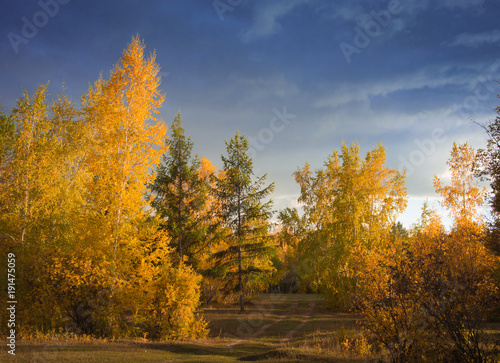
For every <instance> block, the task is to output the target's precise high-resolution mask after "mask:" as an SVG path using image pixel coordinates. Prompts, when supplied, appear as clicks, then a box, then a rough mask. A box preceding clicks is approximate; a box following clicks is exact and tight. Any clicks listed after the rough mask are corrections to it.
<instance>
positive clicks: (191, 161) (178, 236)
mask: <svg viewBox="0 0 500 363" xmlns="http://www.w3.org/2000/svg"><path fill="white" fill-rule="evenodd" d="M170 130H171V135H170V137H169V138H167V139H166V141H165V144H166V147H167V148H168V150H167V152H166V153H165V154H164V155H163V159H162V163H161V164H160V165H158V171H157V175H156V179H155V181H154V183H153V184H151V185H150V187H149V188H150V190H151V191H152V192H153V194H154V199H153V200H152V203H151V204H152V206H153V207H154V208H155V210H156V213H157V214H158V215H160V216H161V218H162V219H163V221H164V226H165V229H166V230H167V231H168V232H169V235H170V236H171V237H172V241H173V242H174V243H176V249H177V253H178V255H179V261H180V262H181V263H182V261H183V257H184V256H186V257H187V258H188V261H189V262H190V264H191V265H192V264H193V263H194V260H193V258H194V255H195V254H196V253H197V252H200V251H199V249H200V246H201V245H202V243H203V242H204V234H205V230H206V225H205V224H204V223H203V220H202V218H201V217H202V216H201V213H202V211H203V208H204V207H205V202H206V199H207V193H208V188H207V185H206V183H205V182H204V179H203V178H202V177H200V175H199V172H198V169H199V168H200V161H199V159H198V158H197V157H192V155H191V153H192V150H193V142H192V141H191V138H190V137H186V136H185V135H184V129H183V128H182V116H181V113H180V112H179V113H178V114H177V116H176V117H175V119H174V121H173V122H172V126H171V128H170Z"/></svg>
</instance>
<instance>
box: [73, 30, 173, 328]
mask: <svg viewBox="0 0 500 363" xmlns="http://www.w3.org/2000/svg"><path fill="white" fill-rule="evenodd" d="M144 49H145V45H144V43H143V42H142V41H141V40H140V39H139V37H138V36H137V37H134V38H132V41H131V43H130V44H129V46H128V47H127V49H125V51H124V52H123V56H122V58H121V60H120V61H119V63H118V64H117V65H116V66H115V68H114V70H113V71H112V73H111V75H110V77H109V79H107V80H104V79H103V78H102V77H101V78H100V79H99V80H98V81H97V82H95V84H94V86H93V87H90V88H89V91H88V92H87V94H85V95H84V96H83V97H82V113H83V118H84V121H85V124H86V127H87V135H88V139H87V142H88V145H89V151H88V153H87V154H86V158H85V159H84V161H83V163H84V165H85V167H86V168H87V170H88V172H89V173H90V174H91V175H92V179H91V180H89V182H88V183H87V185H86V190H87V205H86V208H85V210H86V213H87V216H88V221H89V225H88V226H87V228H86V234H85V235H84V236H83V239H82V242H83V243H85V244H87V246H88V248H89V249H91V250H92V251H93V252H92V256H93V257H94V258H98V259H103V260H106V261H112V270H111V271H110V279H109V280H110V281H111V285H112V286H111V289H112V292H113V293H119V291H120V289H122V288H123V287H124V286H126V284H127V280H128V278H129V277H130V269H131V268H132V266H131V264H132V263H133V261H135V259H136V258H137V256H136V254H137V251H138V249H137V248H135V245H137V244H138V243H139V242H140V241H139V239H138V238H137V230H138V229H140V227H141V225H142V222H143V220H144V218H146V216H147V208H146V206H147V201H146V200H145V198H144V195H145V192H146V185H147V184H148V183H151V182H152V181H153V179H154V175H153V173H152V170H153V169H154V166H155V165H157V164H158V163H159V161H160V157H161V155H162V153H163V152H164V148H163V147H162V141H163V139H164V136H165V132H166V128H165V126H164V125H163V124H162V121H160V120H157V119H156V117H155V116H156V114H157V113H158V112H159V108H160V106H161V105H162V103H163V100H164V96H163V95H162V94H161V93H160V89H159V86H160V76H159V66H158V65H157V64H156V61H155V54H154V53H152V54H151V55H150V56H149V57H148V58H146V57H145V54H144ZM117 300H118V299H117V298H112V301H113V302H114V301H117ZM110 306H111V309H114V303H112V304H110ZM109 316H110V322H111V323H110V327H111V326H112V325H113V326H114V324H113V319H114V318H113V317H114V316H115V314H114V313H113V312H110V314H109Z"/></svg>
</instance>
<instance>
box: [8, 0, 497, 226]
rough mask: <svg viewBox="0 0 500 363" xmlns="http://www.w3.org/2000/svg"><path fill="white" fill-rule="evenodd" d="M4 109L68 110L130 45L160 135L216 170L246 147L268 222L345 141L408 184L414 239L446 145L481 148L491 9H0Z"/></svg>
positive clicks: (373, 5)
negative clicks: (33, 98) (378, 155)
mask: <svg viewBox="0 0 500 363" xmlns="http://www.w3.org/2000/svg"><path fill="white" fill-rule="evenodd" d="M0 4H1V10H0V54H1V55H2V56H1V57H0V80H1V81H0V105H3V106H4V109H5V110H6V111H10V109H11V108H12V107H13V105H14V102H15V99H16V98H18V97H19V96H20V95H21V92H22V90H23V89H26V90H27V91H28V92H33V90H34V89H35V87H36V85H37V84H38V83H45V82H47V81H49V80H50V82H51V83H50V91H51V94H52V95H55V94H56V93H57V92H58V91H59V90H60V88H61V85H62V84H63V82H64V84H65V86H66V88H67V90H68V91H67V93H68V94H69V95H70V96H71V97H72V98H73V99H74V100H75V101H78V99H79V96H80V95H81V94H83V93H84V92H85V91H86V90H87V88H88V85H89V83H92V82H94V81H95V80H96V79H97V78H98V76H99V74H100V73H101V72H102V73H103V74H104V76H107V75H108V74H109V71H110V70H111V69H112V68H113V65H114V64H115V63H116V62H117V61H118V60H119V58H120V56H121V53H122V51H123V49H124V48H125V47H126V46H127V44H128V43H129V42H130V39H131V37H132V36H134V35H135V34H139V35H140V36H141V37H142V38H143V39H144V40H145V43H146V45H147V50H148V51H152V50H156V54H157V62H158V63H159V64H160V66H161V67H162V89H163V91H164V92H165V93H166V101H165V103H164V105H163V107H162V111H161V117H162V119H163V120H164V121H165V123H166V124H170V123H171V122H172V120H173V118H174V116H175V114H176V113H177V111H178V110H179V109H180V110H181V112H182V114H183V118H184V127H185V129H186V133H187V134H189V135H190V136H191V137H192V139H193V141H194V142H195V152H196V153H198V154H199V155H200V156H205V157H207V158H208V159H210V160H212V162H213V163H214V164H215V165H218V166H220V165H221V161H220V155H221V154H223V153H225V145H224V141H225V140H228V139H229V138H230V137H232V136H233V135H234V133H235V132H236V130H239V131H240V132H242V133H245V134H246V135H247V137H249V138H250V139H252V140H253V147H252V148H253V151H252V153H253V155H254V161H255V171H256V174H257V175H261V174H263V173H268V180H269V181H275V182H276V190H275V194H274V197H273V198H274V201H275V208H276V209H281V208H284V207H286V206H295V205H297V203H296V200H297V197H298V194H299V188H298V186H297V185H296V183H295V181H294V180H293V177H292V173H293V172H294V171H295V170H296V169H297V167H299V166H303V165H304V163H305V162H309V163H310V164H311V166H312V168H313V169H314V168H320V167H321V166H322V164H323V162H324V161H325V160H326V158H327V156H328V155H329V154H330V153H331V152H332V151H333V150H339V149H340V146H341V142H342V141H344V142H345V143H347V144H350V143H351V142H353V141H357V142H358V143H359V144H360V147H361V151H362V153H363V154H364V153H366V152H367V151H368V150H370V149H372V148H373V147H374V146H376V145H377V144H378V143H380V142H382V143H383V145H384V146H385V148H386V152H387V164H388V165H389V166H390V167H391V168H395V169H396V168H397V169H404V168H406V169H407V174H408V176H407V182H406V185H407V189H408V195H409V197H410V203H409V207H408V210H407V212H406V213H405V214H403V215H402V216H400V218H399V219H400V220H401V221H403V223H405V224H406V225H410V224H411V223H413V222H414V221H415V219H416V217H417V216H418V214H419V209H420V207H421V206H422V203H423V201H424V200H425V199H426V198H429V199H430V201H431V202H432V201H433V200H434V198H435V197H436V194H435V193H434V188H433V184H432V179H433V176H434V174H437V175H439V176H442V177H445V178H446V177H447V173H446V160H447V158H448V156H449V152H450V150H451V145H452V143H453V141H457V142H465V141H468V142H469V144H471V145H472V146H473V147H475V148H479V147H483V146H484V144H485V135H484V132H483V130H482V129H481V128H480V127H478V126H477V125H474V124H472V123H471V122H470V119H471V118H472V119H474V120H476V121H478V122H486V121H488V120H491V119H493V118H494V117H495V113H494V111H492V107H495V106H496V105H498V104H499V102H498V99H497V97H496V95H497V93H499V90H500V87H499V85H498V83H497V80H500V57H499V56H500V29H499V28H498V25H497V24H498V14H500V2H499V1H487V0H433V1H430V0H420V1H416V0H400V1H398V0H391V1H386V0H384V1H379V0H372V1H359V0H358V1H356V0H351V1H335V2H333V1H325V0H253V1H252V0H244V1H241V0H215V1H214V0H169V1H166V0H163V1H159V0H158V1H155V0H147V1H130V0H129V1H124V0H122V1H116V0H110V1H83V0H41V1H22V0H10V1H7V0H0Z"/></svg>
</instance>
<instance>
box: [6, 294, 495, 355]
mask: <svg viewBox="0 0 500 363" xmlns="http://www.w3.org/2000/svg"><path fill="white" fill-rule="evenodd" d="M246 310H247V311H246V312H245V313H243V314H241V313H240V312H239V307H238V306H236V305H229V306H223V305H212V306H207V307H205V308H204V316H205V319H206V320H207V321H208V322H209V328H210V334H209V336H208V337H207V338H205V339H200V340H196V341H182V342H150V341H147V340H144V339H140V340H118V341H113V340H98V339H93V338H91V337H81V336H72V335H69V334H52V335H49V336H47V335H44V336H31V337H30V339H26V340H23V341H20V342H18V344H17V349H16V356H15V357H12V356H10V355H8V354H7V351H6V347H4V348H2V351H1V352H0V361H2V362H3V361H6V362H10V361H12V362H221V363H224V362H241V361H255V362H260V361H262V362H264V361H265V362H303V361H308V362H346V361H352V362H364V361H367V360H371V359H374V358H377V354H376V353H372V348H374V347H373V343H371V342H370V341H369V340H368V339H367V338H366V337H365V335H364V334H363V333H362V330H361V328H360V326H359V325H358V323H357V321H358V320H359V318H360V316H358V315H355V314H350V313H333V312H331V311H329V310H328V309H326V308H324V307H323V304H322V299H321V298H320V297H319V296H317V295H269V294H263V295H258V296H256V297H255V298H254V300H253V302H252V303H250V304H247V306H246ZM485 328H486V329H487V330H486V333H487V334H488V336H489V337H490V338H491V339H492V341H493V340H495V339H498V338H499V337H500V323H488V324H487V326H486V327H485ZM375 351H377V350H375Z"/></svg>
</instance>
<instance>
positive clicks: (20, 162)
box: [0, 85, 85, 330]
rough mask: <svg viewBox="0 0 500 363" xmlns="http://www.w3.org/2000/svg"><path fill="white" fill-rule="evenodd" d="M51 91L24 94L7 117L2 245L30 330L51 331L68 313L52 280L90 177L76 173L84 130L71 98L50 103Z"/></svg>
mask: <svg viewBox="0 0 500 363" xmlns="http://www.w3.org/2000/svg"><path fill="white" fill-rule="evenodd" d="M46 89H47V85H41V86H38V87H37V89H36V91H35V92H34V94H33V95H30V94H28V93H27V92H24V93H23V96H22V97H20V98H19V99H18V100H17V102H16V107H15V108H14V109H13V110H12V113H11V114H10V115H9V116H8V117H2V135H1V136H0V138H1V140H2V141H1V142H2V147H3V153H2V165H1V167H0V170H1V173H0V183H1V187H0V201H1V202H0V210H1V213H0V239H1V241H2V244H1V246H2V250H3V251H4V252H5V254H4V255H6V253H7V252H13V253H15V255H16V256H17V259H18V264H19V266H20V268H19V271H18V274H17V277H18V278H19V284H18V292H19V294H20V295H22V298H23V301H25V305H24V306H26V307H28V306H29V307H30V310H29V311H28V310H21V311H20V314H19V320H20V321H22V322H23V324H24V325H23V326H25V327H26V328H28V327H30V326H33V325H34V324H38V326H39V327H40V328H41V329H42V330H47V329H51V328H54V324H56V321H57V320H58V319H59V316H60V314H61V313H64V312H65V311H64V310H65V309H64V307H63V306H62V305H61V304H60V300H58V299H57V296H55V295H54V291H55V290H56V286H55V285H53V284H52V283H51V281H49V279H48V275H49V274H48V272H49V270H50V267H51V266H52V265H53V259H54V256H56V255H58V254H64V253H67V251H69V250H70V249H71V246H72V245H73V243H74V240H75V238H76V237H75V236H76V235H77V232H76V229H77V228H76V225H77V224H78V222H77V221H78V219H79V216H80V215H81V212H80V211H81V207H82V201H83V191H82V185H83V182H84V179H85V173H83V172H82V170H81V169H80V168H79V161H80V160H81V155H82V149H81V146H82V145H81V142H80V135H81V129H82V127H81V126H82V125H81V123H79V121H78V120H77V111H76V109H75V106H74V105H73V104H72V103H71V102H70V101H69V99H68V98H67V97H64V96H62V95H61V96H59V97H58V98H57V100H56V101H54V102H52V103H49V102H48V101H47V100H46V97H47V94H46Z"/></svg>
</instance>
